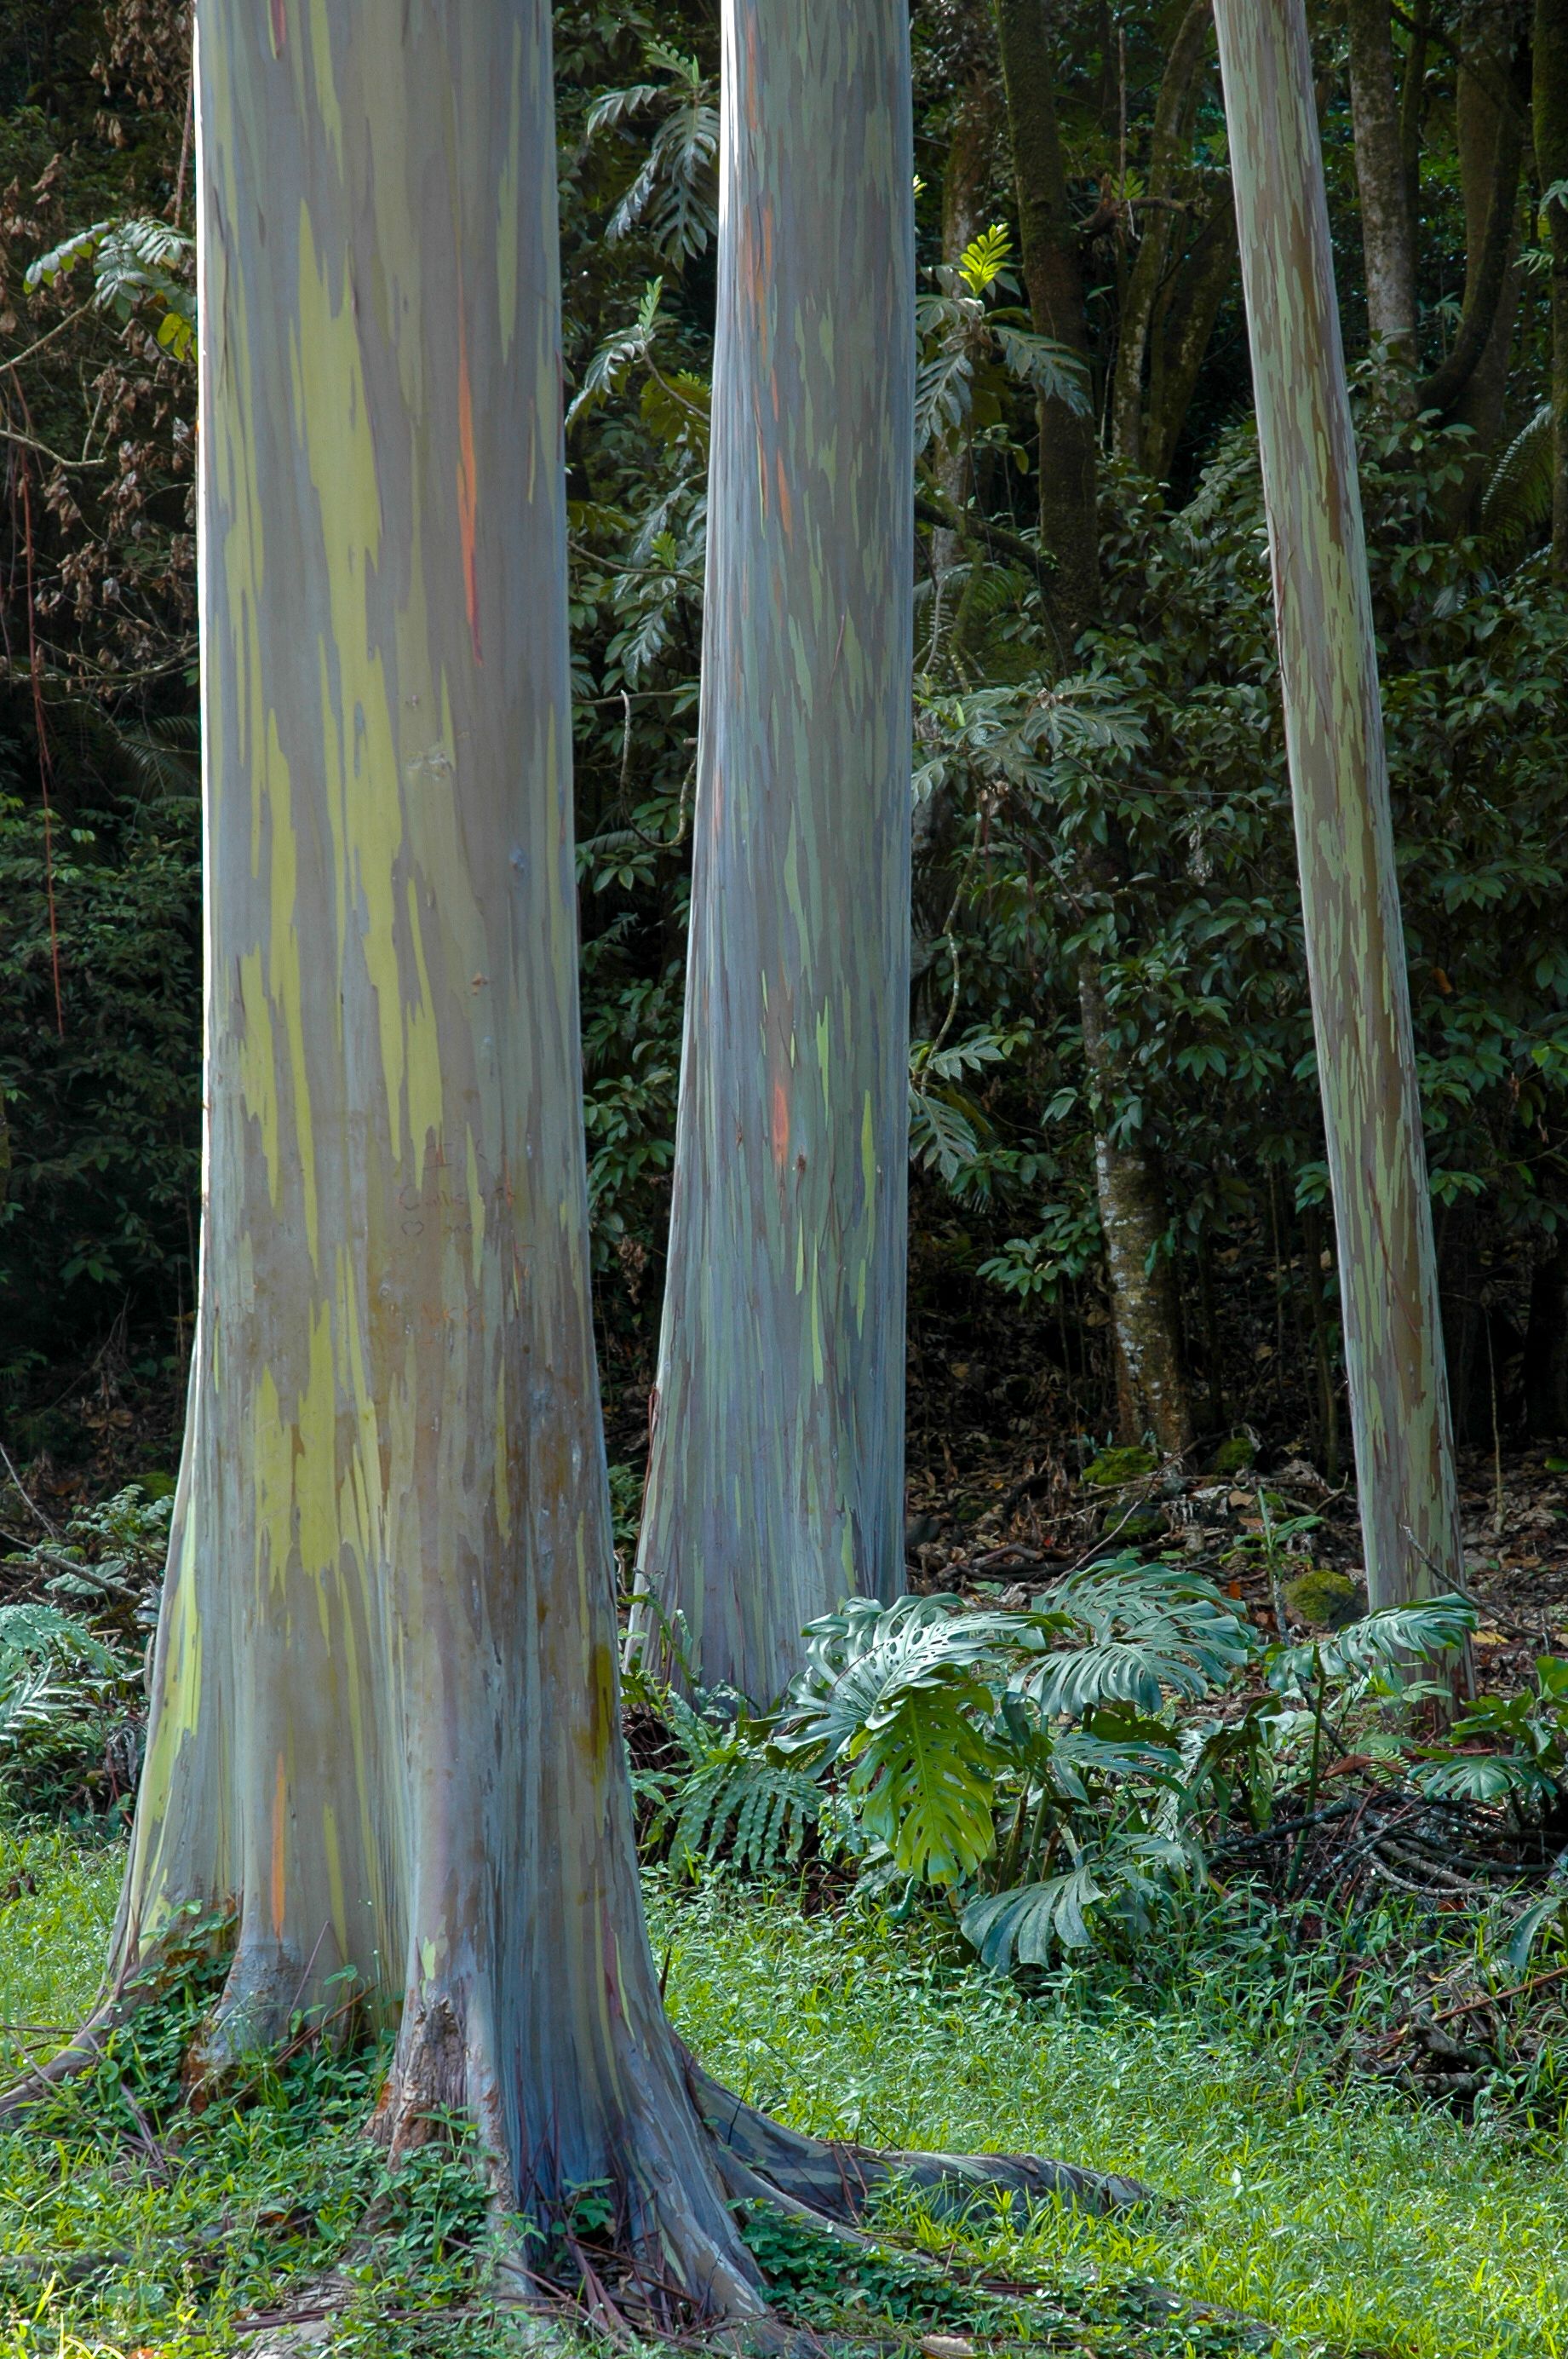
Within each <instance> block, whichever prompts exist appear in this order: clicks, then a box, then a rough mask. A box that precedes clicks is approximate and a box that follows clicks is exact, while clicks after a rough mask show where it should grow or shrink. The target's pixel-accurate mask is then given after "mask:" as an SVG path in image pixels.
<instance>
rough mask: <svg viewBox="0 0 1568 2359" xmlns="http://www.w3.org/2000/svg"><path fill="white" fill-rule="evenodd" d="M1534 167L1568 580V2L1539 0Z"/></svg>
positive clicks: (1555, 484)
mask: <svg viewBox="0 0 1568 2359" xmlns="http://www.w3.org/2000/svg"><path fill="white" fill-rule="evenodd" d="M1531 80H1532V98H1533V109H1532V111H1533V114H1534V123H1535V169H1536V177H1537V179H1538V180H1539V182H1540V184H1541V193H1542V195H1543V196H1545V195H1546V194H1547V193H1548V192H1549V191H1550V190H1553V189H1556V190H1561V191H1562V193H1561V194H1560V195H1558V196H1554V197H1552V201H1551V202H1550V203H1549V204H1548V205H1547V206H1546V207H1545V209H1544V210H1545V220H1546V235H1547V243H1548V247H1549V250H1550V253H1551V257H1552V572H1553V573H1554V574H1555V575H1556V576H1557V578H1558V580H1559V581H1563V580H1568V0H1535V24H1534V40H1533V43H1532V66H1531Z"/></svg>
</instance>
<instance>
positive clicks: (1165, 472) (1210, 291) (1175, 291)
mask: <svg viewBox="0 0 1568 2359" xmlns="http://www.w3.org/2000/svg"><path fill="white" fill-rule="evenodd" d="M1235 269H1236V207H1235V204H1234V203H1233V202H1232V200H1231V196H1230V191H1229V190H1228V188H1227V189H1226V190H1224V191H1223V192H1222V193H1221V194H1220V195H1219V197H1218V199H1217V201H1216V204H1215V208H1214V211H1213V212H1211V213H1210V214H1209V217H1208V219H1207V220H1206V222H1205V223H1204V225H1203V227H1202V228H1201V229H1200V230H1199V232H1198V234H1197V236H1196V237H1195V239H1194V241H1193V243H1192V245H1191V246H1190V247H1189V248H1188V251H1187V254H1186V257H1185V259H1184V262H1183V263H1182V266H1181V267H1180V269H1179V270H1178V271H1177V272H1176V273H1175V275H1174V277H1173V279H1172V280H1171V283H1170V285H1169V286H1168V287H1167V288H1166V289H1165V291H1164V293H1163V294H1162V297H1161V299H1160V303H1159V306H1158V308H1157V310H1156V311H1155V315H1154V326H1153V332H1152V336H1151V338H1150V355H1149V403H1148V409H1147V413H1146V416H1145V419H1144V425H1143V466H1144V472H1145V473H1147V474H1149V475H1151V476H1152V478H1153V480H1154V482H1155V483H1157V484H1162V483H1165V482H1166V481H1167V480H1168V479H1169V476H1170V473H1171V469H1172V467H1173V464H1174V462H1175V456H1176V445H1177V443H1178V442H1179V441H1180V440H1181V434H1182V429H1183V427H1184V425H1185V424H1186V422H1187V412H1188V410H1189V409H1190V408H1192V406H1193V396H1194V394H1195V392H1196V391H1197V382H1198V374H1199V371H1200V370H1201V369H1202V367H1203V364H1204V361H1205V359H1206V357H1207V353H1208V347H1209V340H1210V338H1211V337H1212V336H1213V334H1214V323H1215V321H1216V320H1217V318H1218V316H1219V307H1220V305H1221V304H1222V303H1223V302H1224V300H1225V298H1226V294H1227V290H1228V288H1229V287H1230V283H1231V279H1232V277H1233V275H1234V273H1235Z"/></svg>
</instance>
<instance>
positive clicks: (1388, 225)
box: [1346, 0, 1416, 407]
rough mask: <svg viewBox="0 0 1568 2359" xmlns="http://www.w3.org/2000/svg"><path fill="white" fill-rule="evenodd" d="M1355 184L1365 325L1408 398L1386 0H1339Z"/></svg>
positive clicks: (1406, 307) (1405, 249)
mask: <svg viewBox="0 0 1568 2359" xmlns="http://www.w3.org/2000/svg"><path fill="white" fill-rule="evenodd" d="M1346 25H1347V27H1348V31H1349V36H1350V110H1351V117H1352V120H1353V122H1354V125H1355V135H1356V185H1357V194H1358V196H1359V198H1360V206H1361V251H1362V254H1363V255H1364V257H1365V262H1366V272H1367V329H1368V334H1369V336H1370V338H1371V340H1372V342H1373V344H1374V345H1381V346H1382V347H1383V349H1384V350H1385V352H1386V353H1387V355H1388V359H1389V363H1390V391H1397V393H1398V396H1399V399H1400V406H1401V407H1408V405H1409V403H1410V401H1411V385H1410V382H1409V380H1410V378H1411V374H1412V372H1413V370H1414V367H1415V361H1416V311H1415V236H1414V223H1413V220H1412V217H1411V201H1410V182H1409V179H1408V176H1407V174H1406V170H1405V158H1404V152H1403V142H1402V140H1401V137H1400V97H1399V89H1398V85H1397V83H1396V82H1395V79H1394V29H1393V16H1392V14H1391V12H1390V6H1389V0H1346Z"/></svg>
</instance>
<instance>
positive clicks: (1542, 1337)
mask: <svg viewBox="0 0 1568 2359" xmlns="http://www.w3.org/2000/svg"><path fill="white" fill-rule="evenodd" d="M1549 185H1550V184H1549ZM1559 1236H1560V1237H1561V1232H1560V1233H1559ZM1524 1407H1525V1419H1526V1422H1527V1424H1528V1426H1529V1429H1530V1434H1531V1436H1532V1438H1533V1439H1535V1440H1556V1439H1557V1438H1558V1437H1559V1436H1560V1435H1563V1434H1568V1243H1563V1242H1553V1243H1552V1244H1551V1245H1548V1247H1547V1249H1546V1251H1545V1253H1544V1254H1543V1255H1542V1256H1541V1260H1540V1261H1539V1262H1538V1263H1537V1264H1536V1267H1535V1273H1534V1276H1533V1277H1532V1278H1531V1280H1530V1324H1529V1326H1528V1328H1527V1329H1526V1331H1525V1339H1524Z"/></svg>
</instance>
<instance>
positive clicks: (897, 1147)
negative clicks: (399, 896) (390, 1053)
mask: <svg viewBox="0 0 1568 2359" xmlns="http://www.w3.org/2000/svg"><path fill="white" fill-rule="evenodd" d="M723 27H724V75H723V93H724V96H723V141H722V166H721V201H720V211H719V316H718V330H717V337H716V342H715V351H714V371H713V454H712V462H711V471H710V475H709V511H708V512H709V526H708V582H707V603H706V610H705V617H704V626H703V657H702V682H703V685H702V720H701V730H700V739H699V745H698V753H697V817H696V825H695V864H694V872H693V882H692V912H691V939H690V951H689V960H688V967H687V1008H686V1038H685V1047H684V1050H683V1054H682V1060H681V1091H680V1106H679V1114H678V1119H677V1124H676V1166H675V1184H674V1199H673V1207H672V1221H671V1232H670V1267H669V1278H668V1282H667V1288H666V1292H665V1313H664V1328H663V1333H662V1336H661V1341H660V1349H659V1373H658V1389H657V1392H656V1395H655V1399H654V1418H653V1448H652V1458H651V1462H650V1471H649V1482H648V1497H647V1505H646V1510H645V1514H644V1519H643V1534H642V1545H641V1549H640V1551H639V1561H640V1564H641V1567H642V1576H643V1582H645V1584H646V1585H647V1586H648V1588H650V1589H651V1590H652V1592H653V1593H654V1599H655V1601H656V1607H657V1612H656V1613H649V1612H647V1611H646V1610H644V1612H643V1614H640V1615H639V1617H638V1620H637V1624H636V1625H635V1627H634V1632H633V1644H634V1645H635V1644H646V1645H648V1646H650V1647H653V1648H654V1649H655V1650H656V1649H657V1647H658V1646H659V1645H660V1643H661V1642H660V1636H659V1633H660V1630H661V1628H662V1625H661V1624H660V1622H659V1618H658V1617H659V1615H660V1614H663V1615H664V1616H666V1617H672V1618H673V1616H674V1615H675V1614H676V1613H677V1612H678V1613H679V1614H683V1615H684V1616H685V1620H686V1625H687V1634H688V1637H687V1642H686V1651H687V1657H688V1659H689V1661H690V1664H691V1667H692V1669H693V1670H694V1671H695V1672H696V1673H697V1676H698V1677H699V1678H700V1679H701V1680H703V1681H704V1682H705V1683H708V1684H711V1683H713V1682H715V1681H719V1680H723V1681H728V1682H729V1683H730V1684H731V1685H732V1686H734V1687H737V1688H739V1689H740V1690H742V1692H743V1693H745V1694H747V1695H749V1696H752V1697H754V1698H756V1699H759V1700H771V1699H772V1698H773V1696H775V1695H776V1694H777V1693H778V1692H779V1691H780V1690H781V1689H782V1688H783V1687H784V1684H785V1683H786V1682H787V1680H789V1678H790V1676H791V1674H792V1673H793V1672H794V1671H795V1669H797V1668H798V1665H799V1660H800V1644H799V1640H800V1632H801V1630H802V1627H803V1626H804V1625H805V1624H806V1622H808V1621H810V1620H811V1619H812V1618H813V1617H814V1616H815V1615H816V1614H822V1613H825V1612H827V1611H829V1610H830V1609H831V1608H832V1607H833V1606H834V1605H836V1604H837V1603H838V1602H839V1601H840V1600H841V1599H842V1598H843V1597H844V1596H845V1595H846V1594H848V1593H850V1592H853V1591H860V1592H862V1593H866V1594H868V1595H871V1596H876V1597H882V1598H892V1596H894V1595H895V1594H896V1593H897V1592H898V1590H899V1589H900V1588H901V1587H902V1585H903V1364H904V1226H905V1191H906V1186H907V1166H908V1149H907V1124H908V1075H909V1064H908V1040H907V1023H908V1017H907V1009H908V1002H909V858H910V852H909V834H910V801H909V764H910V748H909V735H910V714H909V679H910V666H911V662H912V660H913V645H912V642H913V630H914V619H913V603H912V601H913V566H914V546H913V536H914V517H913V511H912V508H911V503H910V494H909V485H910V480H911V476H912V473H913V470H914V440H913V436H914V428H913V410H914V199H913V190H912V181H913V174H914V164H913V144H912V132H911V123H910V104H911V100H910V80H909V46H908V40H909V37H908V11H907V8H906V7H905V6H904V5H903V0H726V5H725V8H724V14H723Z"/></svg>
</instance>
